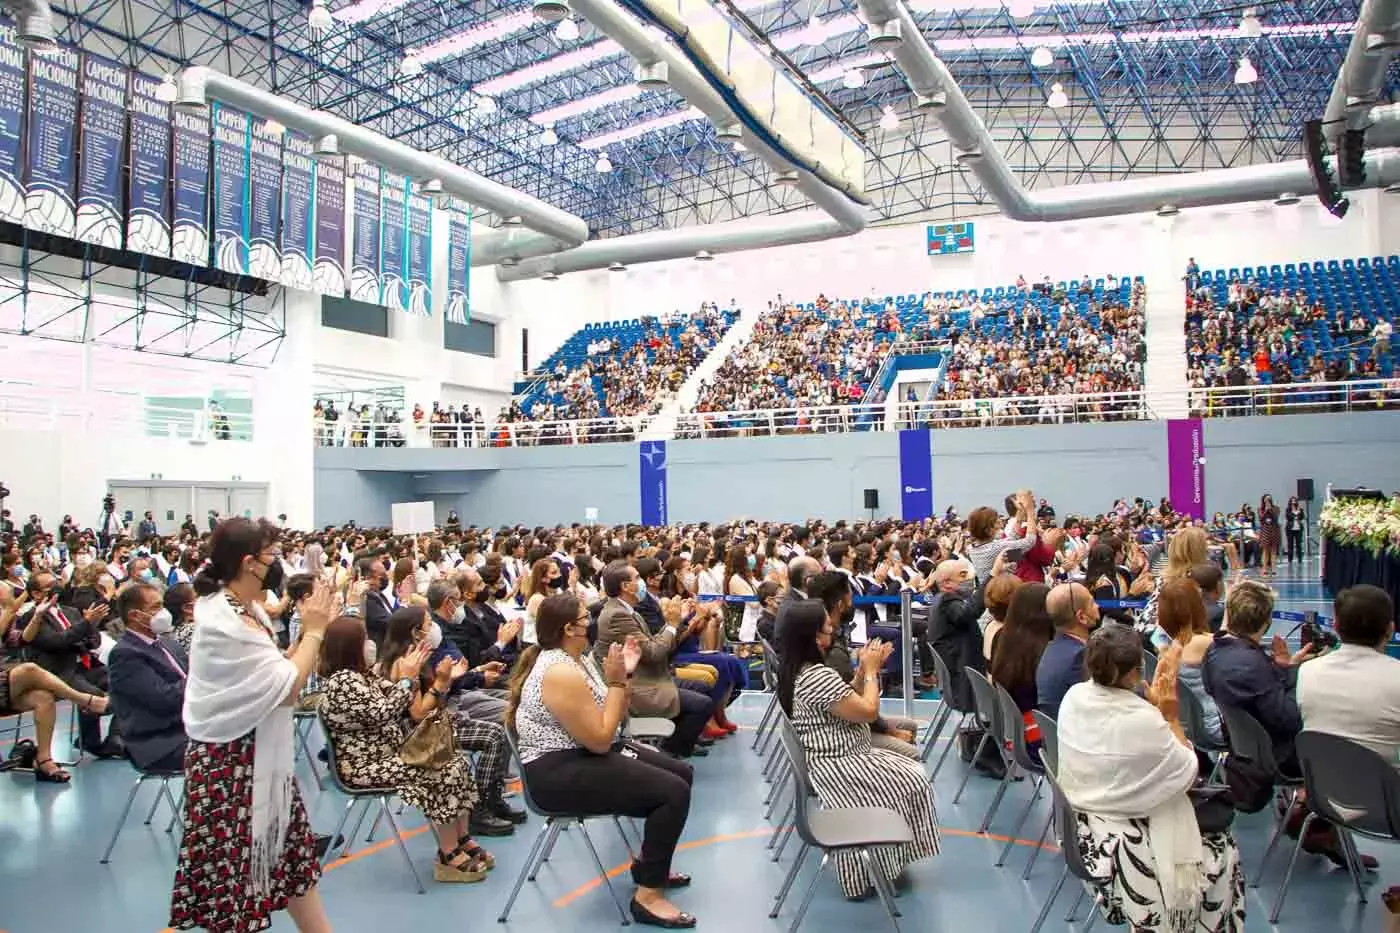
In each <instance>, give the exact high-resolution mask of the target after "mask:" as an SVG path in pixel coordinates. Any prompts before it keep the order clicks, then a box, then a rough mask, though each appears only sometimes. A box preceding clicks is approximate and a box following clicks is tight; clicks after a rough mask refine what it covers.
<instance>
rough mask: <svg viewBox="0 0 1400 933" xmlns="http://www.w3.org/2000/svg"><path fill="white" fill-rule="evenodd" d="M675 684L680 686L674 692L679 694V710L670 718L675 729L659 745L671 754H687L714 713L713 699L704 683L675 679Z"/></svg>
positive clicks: (693, 747)
mask: <svg viewBox="0 0 1400 933" xmlns="http://www.w3.org/2000/svg"><path fill="white" fill-rule="evenodd" d="M676 686H677V687H679V688H680V689H679V690H677V691H676V692H677V693H678V694H680V700H681V711H680V713H679V714H678V715H677V716H676V717H675V718H674V719H672V720H671V721H672V722H674V723H675V724H676V731H675V732H673V733H672V734H671V737H670V738H669V739H667V740H666V741H665V742H664V743H662V745H661V747H662V748H663V749H665V750H666V751H668V752H670V753H671V754H672V755H689V754H690V753H691V752H693V751H695V740H696V739H698V738H700V733H701V732H704V731H705V723H707V722H709V721H710V717H711V716H712V715H714V712H715V701H714V700H713V699H711V698H710V694H709V688H708V687H706V686H705V685H704V684H700V683H695V682H693V681H687V680H677V681H676Z"/></svg>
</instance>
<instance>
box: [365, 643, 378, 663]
mask: <svg viewBox="0 0 1400 933" xmlns="http://www.w3.org/2000/svg"><path fill="white" fill-rule="evenodd" d="M377 657H379V649H377V648H375V647H374V642H372V641H370V640H369V639H368V638H366V639H365V666H366V667H374V659H375V658H377Z"/></svg>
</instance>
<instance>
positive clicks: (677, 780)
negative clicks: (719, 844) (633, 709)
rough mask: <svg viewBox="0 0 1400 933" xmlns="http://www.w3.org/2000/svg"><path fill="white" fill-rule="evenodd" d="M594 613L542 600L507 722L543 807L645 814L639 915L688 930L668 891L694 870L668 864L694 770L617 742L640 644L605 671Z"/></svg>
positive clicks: (614, 656)
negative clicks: (596, 646)
mask: <svg viewBox="0 0 1400 933" xmlns="http://www.w3.org/2000/svg"><path fill="white" fill-rule="evenodd" d="M589 621H590V619H589V616H588V609H587V607H585V606H584V605H583V604H582V603H580V602H579V601H578V600H577V599H576V598H574V597H573V596H572V595H570V594H568V593H560V594H558V595H555V596H550V597H547V598H546V599H544V600H543V601H542V602H541V603H540V606H539V612H538V615H537V616H536V621H535V633H536V636H537V641H536V643H535V644H533V645H531V646H530V647H528V648H526V649H525V652H524V653H523V654H522V655H521V656H520V660H519V661H518V662H516V665H515V672H514V674H513V675H512V677H511V682H510V705H509V706H508V707H507V708H506V725H507V726H508V727H509V728H510V729H511V730H512V731H513V732H515V734H516V736H517V739H516V747H517V748H518V750H519V752H520V766H521V769H522V770H523V772H524V778H525V780H526V782H527V783H528V784H529V785H530V795H531V796H532V797H533V798H534V799H535V801H536V802H537V803H538V804H539V805H540V806H541V807H543V808H545V809H546V810H561V811H577V812H585V813H596V814H621V815H625V816H632V817H642V818H644V819H645V820H646V824H645V827H644V829H643V832H642V847H641V851H640V852H639V853H638V854H637V858H636V860H635V861H634V862H633V863H632V880H633V881H634V882H636V884H637V891H636V893H635V894H634V895H633V897H632V904H631V911H632V918H633V919H634V920H636V921H637V922H638V923H640V924H643V925H646V926H659V927H665V928H668V929H687V928H689V927H693V926H695V918H694V917H693V916H691V915H690V914H687V913H685V912H684V911H682V910H680V909H679V908H677V907H676V906H675V905H674V904H672V903H671V902H670V901H669V900H667V898H666V892H667V891H668V890H671V889H675V888H681V887H685V886H687V885H689V884H690V878H689V877H688V876H686V875H680V874H673V873H672V872H671V860H672V858H673V857H674V856H675V853H676V843H677V841H678V840H679V839H680V836H681V831H682V830H684V829H685V821H686V818H687V817H688V816H689V814H690V785H691V781H692V778H693V772H692V771H691V768H690V766H689V765H687V764H686V763H685V762H683V761H677V760H675V759H673V758H670V757H668V756H666V755H663V754H662V753H661V752H658V751H657V750H655V749H653V748H648V747H646V746H644V745H638V744H636V743H633V742H625V741H621V740H619V738H618V730H619V728H620V727H621V725H622V721H623V719H625V718H626V716H627V703H628V697H629V695H630V693H631V684H632V676H633V674H634V673H635V671H636V669H637V662H638V661H640V660H641V648H640V647H639V646H638V645H637V643H636V641H635V639H628V641H627V643H626V644H625V645H621V644H616V643H614V644H613V645H611V646H610V647H609V649H608V654H607V657H606V659H605V660H604V663H603V669H602V670H601V671H600V670H598V666H597V665H595V664H594V663H593V660H592V658H591V654H590V652H589V642H588V627H589Z"/></svg>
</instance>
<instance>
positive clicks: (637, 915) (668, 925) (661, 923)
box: [630, 897, 695, 930]
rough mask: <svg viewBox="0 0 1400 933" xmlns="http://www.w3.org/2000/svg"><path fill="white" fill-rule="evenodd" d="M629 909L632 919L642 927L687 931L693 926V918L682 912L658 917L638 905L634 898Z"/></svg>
mask: <svg viewBox="0 0 1400 933" xmlns="http://www.w3.org/2000/svg"><path fill="white" fill-rule="evenodd" d="M630 907H631V909H632V919H633V920H635V921H636V922H637V923H639V924H641V925H642V926H644V927H661V928H662V929H663V930H689V929H691V928H692V927H694V926H695V918H694V917H692V916H691V915H690V914H688V913H685V912H684V911H682V912H681V913H679V914H677V915H676V916H674V917H658V916H657V915H656V914H654V913H652V912H651V911H649V910H647V909H646V908H645V907H643V906H642V905H641V904H640V903H638V902H637V899H636V898H635V897H634V898H632V903H631V905H630Z"/></svg>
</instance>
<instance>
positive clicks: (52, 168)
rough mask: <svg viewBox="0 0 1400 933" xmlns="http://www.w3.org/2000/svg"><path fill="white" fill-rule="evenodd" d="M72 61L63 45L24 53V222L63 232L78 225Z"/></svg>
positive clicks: (70, 52) (44, 230)
mask: <svg viewBox="0 0 1400 933" xmlns="http://www.w3.org/2000/svg"><path fill="white" fill-rule="evenodd" d="M78 64H79V62H78V53H77V52H75V51H74V50H73V49H69V48H64V47H63V46H59V47H58V48H56V49H54V51H52V52H49V53H47V54H45V55H30V56H29V131H28V133H27V134H26V135H27V141H28V144H27V145H26V146H25V160H24V161H25V166H24V167H25V178H24V225H25V226H26V227H28V228H29V229H31V230H38V231H39V232H41V233H52V234H56V235H58V236H66V237H72V236H73V235H74V233H75V232H76V231H77V226H78V212H77V203H76V196H75V192H76V189H77V178H78Z"/></svg>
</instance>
